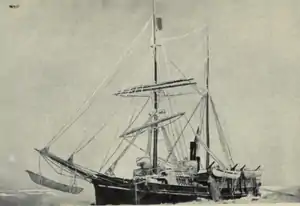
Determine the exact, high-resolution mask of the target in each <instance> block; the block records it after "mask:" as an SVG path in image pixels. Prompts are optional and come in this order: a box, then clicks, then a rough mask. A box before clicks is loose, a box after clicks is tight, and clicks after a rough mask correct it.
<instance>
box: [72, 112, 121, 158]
mask: <svg viewBox="0 0 300 206" xmlns="http://www.w3.org/2000/svg"><path fill="white" fill-rule="evenodd" d="M115 114H116V112H114V113H113V114H112V115H110V119H111V118H112V117H114V116H115ZM108 122H109V120H108V121H107V122H105V123H104V124H102V126H101V127H100V129H99V130H98V131H97V132H96V133H95V134H94V135H93V136H92V137H91V138H90V139H89V140H88V141H87V142H86V143H85V144H84V145H82V146H81V147H79V146H78V147H77V148H76V150H75V151H74V152H73V153H72V154H71V156H72V155H74V154H77V153H78V152H80V151H81V150H83V149H84V148H85V147H86V146H87V145H88V144H89V143H91V142H92V141H93V140H94V139H95V138H96V137H97V135H98V134H99V133H100V132H101V131H102V130H103V129H104V128H105V127H106V125H107V123H108Z"/></svg>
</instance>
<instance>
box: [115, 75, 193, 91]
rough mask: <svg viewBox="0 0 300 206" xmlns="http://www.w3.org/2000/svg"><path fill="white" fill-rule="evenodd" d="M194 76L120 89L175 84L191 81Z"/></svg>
mask: <svg viewBox="0 0 300 206" xmlns="http://www.w3.org/2000/svg"><path fill="white" fill-rule="evenodd" d="M193 80H194V78H189V79H177V80H172V81H165V82H160V83H158V84H145V85H138V86H135V87H132V88H130V89H125V90H122V91H126V90H127V91H128V90H132V89H137V88H138V89H141V88H148V87H153V86H158V85H166V84H175V83H180V82H191V81H193ZM122 91H119V92H122Z"/></svg>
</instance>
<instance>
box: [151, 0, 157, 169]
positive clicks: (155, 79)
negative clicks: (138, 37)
mask: <svg viewBox="0 0 300 206" xmlns="http://www.w3.org/2000/svg"><path fill="white" fill-rule="evenodd" d="M155 3H156V2H155V0H152V32H153V34H152V35H153V37H152V38H153V44H152V48H153V69H154V74H153V77H154V84H155V85H156V84H157V76H158V75H157V48H156V47H157V45H156V15H155V10H156V8H155ZM153 98H154V102H153V109H154V116H153V118H154V121H157V119H158V116H157V114H158V106H159V105H158V94H157V91H156V90H154V91H153ZM157 140H158V124H155V125H154V126H153V159H152V160H153V172H154V173H155V174H156V173H157V166H158V164H157V157H158V154H157V151H158V145H157Z"/></svg>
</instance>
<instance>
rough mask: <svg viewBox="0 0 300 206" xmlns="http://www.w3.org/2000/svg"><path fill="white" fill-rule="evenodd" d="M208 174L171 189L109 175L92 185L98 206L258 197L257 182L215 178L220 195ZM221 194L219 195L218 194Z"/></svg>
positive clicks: (242, 179) (165, 185)
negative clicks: (190, 182)
mask: <svg viewBox="0 0 300 206" xmlns="http://www.w3.org/2000/svg"><path fill="white" fill-rule="evenodd" d="M208 179H209V175H208V174H207V173H204V174H201V175H200V176H199V175H198V176H195V179H194V182H193V183H192V184H190V185H168V184H161V183H149V182H148V183H146V182H140V183H138V182H137V184H135V183H134V181H133V180H132V179H122V178H118V177H110V176H106V175H102V174H100V175H98V178H97V179H94V180H93V181H92V184H93V185H94V189H95V199H96V205H106V204H113V205H119V204H131V205H132V204H162V203H172V204H174V203H179V202H189V201H195V200H197V199H198V198H201V199H211V200H214V201H218V200H221V199H223V200H226V199H239V198H242V197H245V196H247V195H248V194H253V195H254V196H258V195H259V193H258V190H259V181H257V180H256V179H255V178H251V179H244V178H242V177H240V178H239V179H237V180H235V184H234V185H233V179H230V178H225V179H224V178H218V177H214V180H215V183H217V184H218V185H219V187H218V188H217V190H218V191H217V192H216V191H215V188H214V186H213V183H209V181H208ZM218 192H219V194H218Z"/></svg>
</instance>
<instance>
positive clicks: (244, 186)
mask: <svg viewBox="0 0 300 206" xmlns="http://www.w3.org/2000/svg"><path fill="white" fill-rule="evenodd" d="M152 3H153V7H152V16H151V18H150V22H151V23H152V32H151V33H152V43H151V45H150V47H151V49H152V52H153V55H152V62H153V65H152V69H153V77H151V78H152V82H153V83H152V84H140V85H137V86H132V87H130V88H126V89H122V90H119V91H117V92H115V93H114V94H113V95H115V96H116V98H123V97H126V98H128V97H129V98H142V97H146V99H147V101H146V102H145V104H144V105H143V106H142V108H141V110H140V111H139V112H138V114H137V115H135V116H134V115H132V117H131V121H130V123H129V125H128V126H127V127H126V129H125V130H124V131H123V132H122V133H120V134H119V138H120V139H122V141H121V142H123V143H124V142H125V143H126V144H127V145H126V147H125V149H123V151H122V152H121V154H120V155H119V156H118V157H117V158H116V160H115V161H114V162H113V163H112V164H111V166H110V167H108V168H107V169H106V170H105V171H102V168H103V167H102V168H101V169H100V170H99V171H95V170H92V169H89V168H86V167H83V166H82V165H80V164H77V163H75V162H74V154H75V153H72V154H71V155H70V157H69V158H68V159H64V158H61V157H60V156H58V155H56V154H54V153H53V152H51V151H50V146H51V143H53V142H54V141H55V140H56V139H57V138H58V137H60V136H62V134H63V133H64V132H65V131H66V130H67V129H68V128H70V127H71V126H72V125H73V123H74V122H76V121H77V120H78V119H79V118H80V117H81V116H82V115H83V114H84V112H85V111H86V110H83V111H82V112H81V113H79V114H78V116H77V117H76V118H75V119H73V120H72V121H71V122H70V123H69V124H67V125H65V126H63V127H62V129H61V130H60V131H59V133H58V134H60V135H55V136H54V137H53V138H52V139H51V141H50V142H49V143H48V144H47V145H46V146H45V147H44V148H42V149H35V150H36V151H37V152H38V153H39V155H40V156H41V157H43V158H44V159H45V161H46V162H47V163H49V164H50V165H52V167H53V168H54V169H55V168H56V170H55V171H57V170H63V172H65V173H66V174H68V175H69V176H71V177H74V179H75V178H79V179H82V180H85V181H87V182H89V183H91V184H92V185H93V187H94V191H95V204H96V205H106V204H112V205H119V204H161V203H173V204H175V203H180V202H190V201H195V200H198V199H209V200H214V201H219V200H222V199H236V198H241V197H245V196H247V195H249V194H252V195H254V196H259V195H260V192H259V188H260V186H261V177H262V169H261V167H260V166H258V167H257V168H255V169H248V168H247V167H246V165H241V164H236V163H235V162H234V161H233V158H232V155H231V151H230V148H229V145H228V142H226V138H225V137H224V133H223V130H222V126H221V123H220V120H219V118H218V114H217V112H216V107H215V104H214V101H213V100H212V96H211V94H210V92H209V70H210V64H209V62H210V53H209V35H208V33H207V35H206V45H207V46H206V61H205V70H206V71H205V74H206V75H205V89H204V90H200V89H199V87H198V83H197V82H196V81H195V80H194V78H192V77H190V78H187V77H185V76H184V77H183V78H179V79H172V80H165V81H159V79H158V76H159V69H160V68H159V64H158V57H157V50H158V49H159V47H160V46H161V45H159V44H158V43H157V32H159V31H161V30H162V27H163V19H162V18H161V17H157V15H156V2H155V0H153V2H152ZM180 88H191V89H192V90H194V91H195V93H196V95H198V96H197V97H198V102H197V105H196V106H195V108H193V112H192V113H191V114H190V115H187V113H186V112H184V111H180V112H175V111H172V112H170V111H171V110H167V109H166V108H162V107H161V104H160V101H161V99H163V98H166V99H168V97H169V96H172V98H176V97H177V96H182V94H180V93H178V94H177V93H170V92H169V91H170V90H171V91H174V90H176V89H180ZM203 91H204V92H203ZM94 93H95V92H94ZM187 95H188V94H187ZM184 98H189V97H188V96H186V97H184ZM149 100H152V102H150V101H149ZM149 102H150V103H151V104H150V103H149ZM149 104H150V105H151V107H152V108H151V110H150V112H149V111H147V115H146V117H145V116H142V115H141V114H143V112H144V109H145V105H149ZM87 108H89V107H87ZM199 113H200V118H199V121H198V123H197V125H196V126H195V125H191V121H190V120H191V119H192V117H194V116H195V115H196V114H199ZM211 114H212V115H213V116H214V119H215V122H216V125H217V132H218V135H219V138H220V144H221V145H222V149H223V152H224V154H225V156H226V159H227V160H228V163H226V164H225V163H224V162H223V161H221V160H220V159H219V158H218V157H217V156H216V155H215V154H214V152H213V151H212V150H211V142H210V140H211V135H210V131H211V127H210V125H211V124H210V116H211ZM139 117H143V118H144V123H143V124H142V125H137V126H134V124H135V121H136V119H137V118H139ZM184 118H185V124H184V126H183V127H181V129H180V130H179V129H176V127H175V126H173V127H172V125H175V124H176V122H178V121H179V120H180V119H184ZM187 128H190V129H191V131H192V134H193V136H192V137H191V140H190V142H189V143H190V144H189V145H188V146H187V145H185V147H184V148H183V150H184V151H185V152H186V153H187V154H188V156H187V157H181V158H180V157H178V151H177V155H176V148H177V149H178V145H180V144H181V146H182V143H180V142H182V141H181V140H182V138H183V136H184V132H185V131H186V130H187ZM99 131H101V129H100V130H99ZM98 133H99V132H98ZM98 133H97V134H98ZM144 134H148V135H147V136H148V142H147V146H146V147H144V148H141V147H139V149H140V150H142V151H143V154H144V155H143V156H142V157H136V158H137V159H136V165H137V168H135V169H134V168H133V169H132V171H133V176H132V177H131V178H124V177H121V176H118V175H116V174H115V172H114V171H115V168H116V166H117V164H118V163H119V161H120V160H121V158H122V157H123V156H124V154H125V153H126V152H128V150H129V148H131V147H134V146H135V147H137V145H135V140H136V139H137V138H138V137H140V136H142V135H144ZM171 134H173V135H171ZM174 134H175V135H174ZM160 135H161V136H163V139H164V142H165V149H166V150H167V155H166V156H164V157H162V155H160V153H159V149H158V145H159V136H160ZM203 136H204V138H203ZM171 137H173V141H172V140H171ZM94 138H95V136H93V137H92V138H91V139H90V140H91V141H88V142H87V144H88V143H90V142H92V140H93V139H94ZM143 138H144V137H143ZM185 138H187V137H185ZM87 144H86V145H87ZM86 145H85V146H86ZM183 146H184V145H183ZM117 149H118V147H117ZM181 149H182V147H181ZM199 151H202V153H203V151H204V155H202V156H201V152H199ZM93 158H95V157H93ZM26 172H27V173H28V175H29V177H30V178H31V180H32V181H33V182H35V183H36V184H39V185H42V186H44V187H48V188H51V189H54V190H59V191H61V192H68V193H71V194H74V195H78V194H80V193H81V192H82V191H83V188H81V187H79V186H77V185H76V184H71V185H68V184H63V183H60V182H57V181H54V180H51V179H49V178H47V177H45V176H43V175H42V174H41V172H38V173H35V172H33V171H30V170H26ZM74 182H75V181H74Z"/></svg>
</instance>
